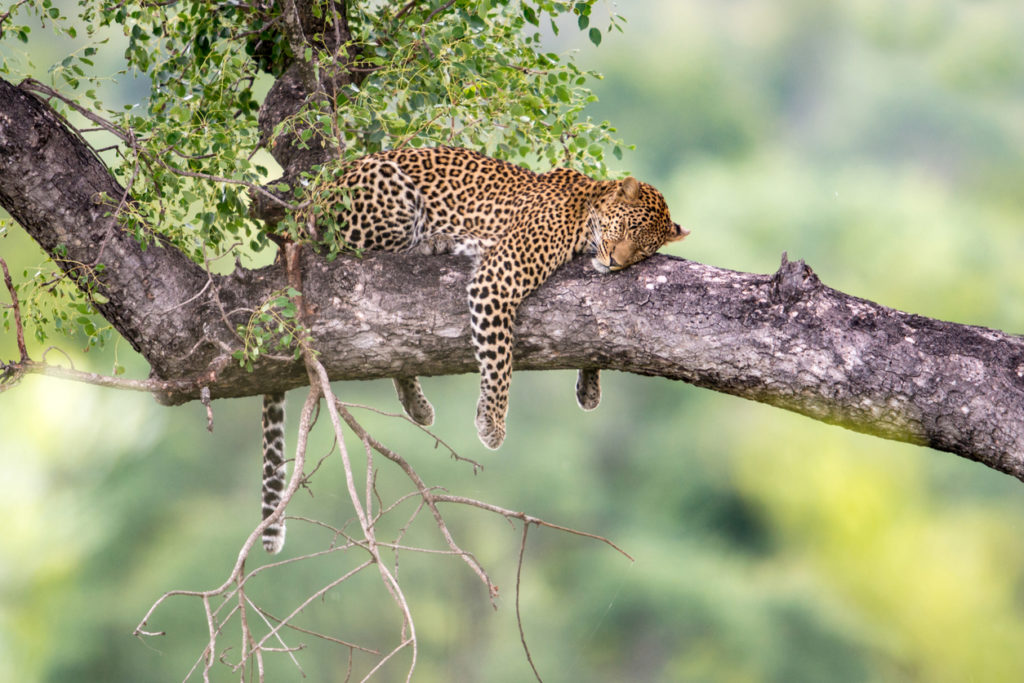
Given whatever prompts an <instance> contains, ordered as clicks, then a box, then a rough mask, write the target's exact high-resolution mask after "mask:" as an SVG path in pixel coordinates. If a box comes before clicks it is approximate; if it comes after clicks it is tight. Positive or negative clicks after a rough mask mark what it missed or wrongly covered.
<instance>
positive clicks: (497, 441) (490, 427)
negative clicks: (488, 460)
mask: <svg viewBox="0 0 1024 683" xmlns="http://www.w3.org/2000/svg"><path fill="white" fill-rule="evenodd" d="M476 433H477V436H479V437H480V441H481V442H482V443H483V445H485V446H487V447H488V448H490V449H491V450H492V451H496V450H498V448H500V447H501V443H502V442H503V441H504V440H505V420H504V419H502V418H500V417H497V416H495V415H489V414H488V411H487V408H486V407H485V406H484V405H483V404H480V405H478V406H477V409H476Z"/></svg>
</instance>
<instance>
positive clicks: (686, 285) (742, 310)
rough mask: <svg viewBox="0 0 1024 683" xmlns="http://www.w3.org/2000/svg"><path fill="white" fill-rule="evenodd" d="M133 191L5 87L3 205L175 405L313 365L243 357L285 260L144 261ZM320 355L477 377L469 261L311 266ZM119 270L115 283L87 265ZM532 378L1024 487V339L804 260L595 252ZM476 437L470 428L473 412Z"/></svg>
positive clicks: (288, 378) (382, 368)
mask: <svg viewBox="0 0 1024 683" xmlns="http://www.w3.org/2000/svg"><path fill="white" fill-rule="evenodd" d="M123 192H124V190H123V188H120V187H119V186H118V185H117V183H116V181H115V180H114V179H113V177H112V176H111V175H110V173H109V171H108V170H107V169H106V168H105V166H104V165H103V163H102V162H101V161H100V160H99V159H98V158H97V157H96V156H95V154H93V153H92V151H91V150H90V149H89V148H88V146H87V145H86V144H85V143H84V142H83V141H82V140H81V139H80V138H79V137H78V136H76V135H74V134H73V133H71V132H70V131H69V130H68V129H67V127H66V126H65V124H64V123H63V122H62V121H61V120H60V119H59V117H58V116H56V115H55V114H54V113H53V111H52V110H51V109H50V108H49V107H48V106H46V105H45V104H43V103H42V102H40V101H39V100H37V99H36V98H35V97H33V96H32V95H30V94H28V93H27V92H25V91H23V90H21V89H19V88H17V87H14V86H12V85H10V84H9V83H6V82H5V81H3V80H0V205H2V206H3V207H4V208H5V209H7V210H8V211H9V212H10V213H11V215H12V216H13V217H14V219H15V220H16V221H18V223H20V224H21V226H22V227H24V228H25V230H26V231H28V233H29V234H30V235H31V236H32V237H33V238H34V239H35V240H36V241H37V242H38V243H39V244H40V245H41V246H42V247H43V249H45V250H46V251H47V252H48V253H49V254H51V255H52V256H55V257H56V256H57V255H58V253H59V250H60V249H66V254H65V255H64V256H63V260H58V263H60V264H61V266H62V267H63V268H65V270H66V271H68V272H73V273H74V275H75V277H76V278H78V280H79V282H80V283H82V284H83V286H90V285H91V286H93V287H95V288H96V290H97V291H98V292H99V293H100V294H102V296H103V299H104V300H103V302H102V303H99V304H98V307H99V310H100V312H101V313H102V315H103V316H104V317H105V318H106V319H107V320H109V321H110V322H111V323H112V324H113V325H114V327H115V328H116V329H117V330H118V331H119V332H120V333H121V334H122V335H123V336H124V337H125V338H126V339H127V340H128V341H129V342H130V343H131V344H132V346H133V347H134V348H135V349H136V350H137V351H138V352H139V353H141V354H142V355H143V356H144V357H145V358H146V359H147V360H148V361H149V363H150V366H151V368H152V376H153V377H155V378H159V379H163V380H183V379H196V378H198V379H196V381H195V382H183V383H180V385H178V386H176V387H171V388H168V389H167V390H166V391H162V392H159V395H158V397H157V398H158V399H159V400H160V401H162V402H164V403H167V404H176V403H182V402H185V401H189V400H194V399H196V398H198V397H199V395H200V388H201V387H206V388H208V389H209V392H210V395H211V396H212V397H213V398H218V397H232V396H246V395H252V394H261V393H269V392H274V391H281V390H285V389H289V388H292V387H295V386H299V385H302V384H305V383H306V381H307V380H306V373H305V370H304V369H303V366H302V363H301V362H299V361H294V360H291V359H288V358H269V357H265V356H264V357H261V359H260V360H259V362H257V364H256V367H255V371H254V372H252V373H250V372H247V371H245V370H244V369H242V368H241V367H239V365H238V364H237V362H234V361H232V360H230V358H229V357H230V353H231V352H232V351H234V350H237V349H239V348H240V347H241V344H242V341H241V339H240V338H239V337H238V336H237V334H236V331H235V330H236V328H237V326H239V325H243V326H244V325H245V324H246V323H247V322H248V320H249V317H250V315H251V312H252V311H253V310H255V309H256V308H258V307H259V306H260V305H261V304H262V303H263V302H265V301H266V300H267V299H268V297H270V296H271V294H272V293H273V292H275V291H278V290H281V289H283V288H284V287H285V286H286V275H285V272H284V268H283V266H278V265H275V266H270V267H267V268H263V269H260V270H256V271H249V270H242V269H236V271H235V272H234V273H232V274H230V275H227V276H216V275H208V274H207V273H206V272H205V271H204V270H203V269H202V268H200V267H199V266H198V265H196V264H195V263H193V262H191V261H189V260H188V259H187V258H186V257H185V256H184V255H183V254H181V253H180V252H179V251H177V250H175V249H173V248H170V247H166V246H164V247H163V248H156V247H150V248H148V249H146V250H142V249H141V248H140V247H139V246H138V244H137V243H136V242H135V240H134V239H133V237H132V236H131V235H128V234H126V233H125V232H123V231H122V230H121V229H120V228H119V226H118V224H117V221H116V220H115V219H113V218H111V217H110V216H108V215H105V214H106V213H108V212H109V207H108V206H105V205H101V204H100V203H98V201H97V199H98V197H99V196H100V194H101V193H105V194H106V195H107V196H109V197H114V198H115V199H120V197H121V196H122V195H123ZM302 258H303V263H302V277H303V295H304V299H305V304H306V308H307V311H308V314H309V326H310V331H311V333H312V337H313V339H314V343H313V344H314V347H315V348H316V349H317V350H319V351H320V353H321V359H322V361H323V364H324V365H325V366H326V368H327V370H328V372H329V374H330V376H331V378H332V379H338V380H344V379H369V378H376V377H390V376H395V375H440V374H453V373H463V372H475V371H476V363H475V361H474V360H473V353H472V349H471V346H470V338H469V316H468V311H467V307H466V295H465V285H466V282H467V280H468V276H469V271H470V263H469V262H468V261H467V260H465V259H462V258H459V257H454V256H442V257H438V256H429V257H428V256H413V255H392V254H376V255H371V256H368V257H366V258H364V259H356V258H339V259H337V260H336V261H334V262H331V263H328V262H326V261H325V260H324V259H322V258H320V257H319V256H317V255H316V254H314V253H312V252H310V251H308V250H306V251H304V252H303V254H302ZM96 263H103V264H105V266H106V268H105V269H103V271H102V272H101V273H95V272H92V271H88V270H87V271H85V272H83V271H81V270H80V269H75V268H73V267H72V266H71V265H70V264H93V265H94V264H96ZM516 334H517V340H516V347H515V355H516V362H515V367H516V368H518V369H533V370H542V369H555V368H579V367H596V368H605V369H612V370H621V371H624V372H633V373H637V374H643V375H652V376H660V377H665V378H669V379H674V380H683V381H685V382H689V383H691V384H695V385H697V386H701V387H706V388H709V389H714V390H716V391H722V392H725V393H729V394H734V395H736V396H742V397H744V398H748V399H752V400H755V401H760V402H763V403H769V404H772V405H775V406H779V407H781V408H786V409H787V410H792V411H795V412H798V413H802V414H804V415H807V416H809V417H812V418H815V419H818V420H822V421H825V422H829V423H833V424H839V425H842V426H844V427H847V428H850V429H854V430H857V431H862V432H867V433H870V434H875V435H878V436H882V437H885V438H889V439H896V440H900V441H908V442H911V443H916V444H921V445H925V446H930V447H932V448H936V449H939V450H944V451H949V452H952V453H956V454H958V455H961V456H963V457H965V458H969V459H972V460H977V461H979V462H982V463H984V464H985V465H988V466H989V467H992V468H994V469H997V470H999V471H1002V472H1006V473H1008V474H1012V475H1013V476H1015V477H1017V478H1019V479H1022V480H1024V338H1022V337H1019V336H1013V335H1009V334H1005V333H1003V332H999V331H997V330H990V329H986V328H981V327H972V326H967V325H958V324H954V323H949V322H942V321H938V320H933V319H929V318H924V317H921V316H917V315H912V314H908V313H902V312H900V311H895V310H892V309H890V308H886V307H884V306H880V305H878V304H875V303H872V302H870V301H866V300H864V299H858V298H856V297H852V296H849V295H846V294H843V293H842V292H838V291H836V290H833V289H830V288H829V287H826V286H824V285H822V284H821V283H820V282H819V280H818V278H817V276H815V275H814V273H813V272H812V271H811V269H810V268H808V267H807V266H805V265H804V264H803V262H800V261H798V262H795V263H794V262H789V261H787V259H786V258H785V256H783V260H782V266H781V268H780V269H779V271H778V272H777V273H775V274H774V275H757V274H750V273H737V272H733V271H728V270H724V269H721V268H715V267H713V266H708V265H703V264H700V263H694V262H691V261H686V260H682V259H678V258H672V257H668V256H655V257H653V258H651V259H649V260H648V261H645V262H644V263H641V264H639V265H637V266H633V267H632V268H630V269H628V270H626V271H623V272H621V273H616V274H611V275H600V274H598V273H596V272H594V271H593V270H592V269H591V268H590V267H589V265H588V264H587V262H586V261H585V260H582V259H578V260H576V261H574V262H572V263H570V264H569V265H567V266H565V267H564V268H562V269H560V270H559V271H558V272H557V273H556V274H555V275H554V277H552V278H551V280H550V281H548V282H547V283H546V284H545V285H544V286H543V287H541V288H540V290H538V291H537V292H536V293H535V294H534V295H532V296H530V297H529V298H528V299H527V300H526V302H525V303H524V304H523V306H522V307H521V309H520V311H519V315H518V324H517V328H516ZM466 424H467V429H468V428H470V425H471V421H470V420H468V419H467V423H466Z"/></svg>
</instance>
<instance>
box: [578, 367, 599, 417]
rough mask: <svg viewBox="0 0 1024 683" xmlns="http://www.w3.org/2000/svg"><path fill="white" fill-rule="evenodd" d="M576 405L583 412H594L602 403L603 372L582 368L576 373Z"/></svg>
mask: <svg viewBox="0 0 1024 683" xmlns="http://www.w3.org/2000/svg"><path fill="white" fill-rule="evenodd" d="M576 403H578V404H579V405H580V408H583V410H593V409H594V408H596V407H597V406H598V405H600V403H601V371H600V370H598V369H597V368H580V370H579V372H577V373H576Z"/></svg>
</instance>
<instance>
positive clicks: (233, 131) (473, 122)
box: [0, 0, 622, 340]
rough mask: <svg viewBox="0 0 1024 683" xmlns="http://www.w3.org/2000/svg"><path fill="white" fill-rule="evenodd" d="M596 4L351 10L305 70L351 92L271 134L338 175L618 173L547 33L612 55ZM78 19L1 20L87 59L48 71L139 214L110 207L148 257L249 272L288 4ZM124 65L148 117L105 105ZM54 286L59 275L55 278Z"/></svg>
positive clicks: (601, 131) (609, 144) (107, 13)
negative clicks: (432, 152) (358, 168)
mask: <svg viewBox="0 0 1024 683" xmlns="http://www.w3.org/2000/svg"><path fill="white" fill-rule="evenodd" d="M595 2H596V0H588V1H587V2H574V3H569V2H554V1H552V0H536V1H532V2H531V1H523V2H517V1H515V0H489V1H486V2H474V1H470V0H459V1H457V2H448V3H445V4H442V5H436V4H435V3H409V4H407V5H403V4H401V3H351V7H349V16H348V22H349V26H350V30H351V34H352V39H351V40H350V41H349V42H348V43H347V44H345V45H343V46H342V47H341V48H340V49H339V50H337V51H332V50H331V49H329V48H328V47H326V45H327V44H328V43H329V41H327V40H324V39H323V38H324V36H313V37H312V40H310V41H309V43H308V44H307V46H306V47H305V49H304V50H303V54H302V55H299V56H298V57H299V58H300V59H302V60H303V61H305V62H307V63H308V64H309V65H311V66H312V67H313V68H314V69H315V71H316V73H317V74H318V75H319V76H327V75H328V74H329V73H331V72H332V70H335V71H336V70H337V69H338V68H339V67H338V66H336V65H337V64H339V63H340V64H341V67H340V68H342V69H347V70H348V72H349V73H348V78H347V79H344V80H351V81H352V82H351V83H347V84H345V85H342V86H340V87H337V88H335V89H334V90H332V91H331V92H326V93H323V95H324V96H323V97H312V98H310V99H309V102H308V104H307V106H306V107H305V108H304V109H303V110H302V111H300V112H299V113H297V114H296V115H295V116H293V117H291V118H290V119H288V120H287V121H285V122H283V123H282V124H281V125H280V126H279V127H278V129H277V130H276V131H275V132H274V136H275V137H277V136H280V135H282V134H285V133H288V134H295V135H297V136H298V137H299V140H300V141H301V142H304V143H310V144H311V142H310V141H311V139H313V138H314V136H316V139H317V140H318V141H320V144H325V145H326V146H327V147H328V148H329V149H332V150H334V154H335V155H336V156H337V158H338V159H339V161H343V160H345V159H350V158H354V157H357V156H362V155H363V154H366V153H369V152H374V151H378V150H380V149H384V148H392V147H399V146H406V145H409V146H424V145H437V144H445V145H455V146H464V147H470V148H474V149H478V150H480V151H483V152H485V153H487V154H490V155H492V156H496V157H499V158H505V159H515V160H517V161H519V162H520V163H528V164H534V165H538V166H545V167H546V166H551V165H555V164H562V165H570V166H575V167H577V168H578V169H579V170H581V171H583V172H585V173H589V174H592V175H597V176H603V175H606V174H607V173H608V169H607V167H606V165H605V151H606V150H607V149H611V151H612V152H613V153H614V155H615V156H616V157H621V154H622V146H621V144H620V143H619V142H618V141H617V140H616V139H615V138H614V137H613V133H614V128H612V127H611V126H610V124H608V123H607V122H601V123H597V122H594V121H591V120H590V119H589V118H587V117H586V116H585V115H584V114H583V110H584V108H585V107H586V106H587V105H588V104H589V103H591V102H593V101H594V99H595V98H594V96H593V94H592V93H591V92H590V90H588V89H587V87H586V86H587V83H588V81H590V80H592V79H595V78H599V75H598V74H596V73H594V72H587V71H583V70H581V69H579V68H578V67H577V66H576V65H575V64H574V62H573V61H572V58H571V56H565V55H559V54H555V53H553V52H548V51H544V50H543V47H542V37H543V35H542V33H543V32H542V29H541V27H542V26H544V28H545V29H546V30H550V31H551V32H552V33H555V34H557V33H558V32H559V31H560V24H559V23H558V19H559V17H561V16H562V15H570V16H575V17H576V19H577V21H576V23H577V26H578V27H579V29H580V30H587V31H588V35H589V37H590V39H591V40H592V41H593V42H594V43H595V44H598V43H600V41H601V35H602V33H601V29H600V28H598V27H596V26H594V25H593V24H594V23H596V22H595V19H594V18H593V9H594V5H595ZM314 9H315V11H316V12H317V13H318V14H319V16H320V17H321V18H322V19H323V20H324V24H323V25H324V27H325V31H328V32H330V31H331V30H332V29H333V28H335V27H336V26H337V25H338V24H339V23H340V21H341V19H340V18H339V17H338V16H336V15H334V14H332V12H336V11H338V6H337V5H336V4H335V3H330V2H326V1H325V2H323V3H320V4H318V5H316V7H315V8H314ZM77 11H78V16H77V17H69V16H68V15H66V14H64V13H63V11H62V10H60V9H59V8H57V7H55V6H54V5H53V3H52V0H43V1H42V2H36V1H35V0H29V1H26V2H21V3H17V4H15V5H14V6H13V7H12V8H11V10H9V11H8V13H7V16H5V15H0V28H2V29H3V34H2V38H3V39H6V40H7V41H10V40H17V41H21V42H27V40H28V36H29V35H30V33H31V27H30V26H29V25H28V23H27V22H18V21H17V20H18V18H19V16H20V15H25V14H26V13H27V15H33V14H34V15H35V16H36V17H38V18H39V19H42V20H44V21H45V22H49V23H50V24H52V28H53V30H54V31H55V32H56V33H57V34H58V35H60V36H61V37H62V38H63V39H65V40H70V41H74V43H75V44H77V45H78V47H77V48H76V49H75V50H74V51H73V52H72V53H71V54H69V55H66V56H64V57H63V58H61V59H60V61H59V62H58V63H56V64H54V65H53V66H52V67H51V68H50V71H49V74H50V78H51V83H52V86H53V87H54V88H56V89H57V90H58V91H60V92H61V94H62V96H63V97H65V98H66V103H67V108H68V113H69V114H71V113H78V114H82V113H83V112H88V116H89V118H90V119H92V120H93V121H96V122H98V123H99V125H100V126H101V127H102V128H103V129H104V131H105V133H106V134H107V135H108V136H109V135H112V136H113V138H114V139H113V142H114V145H113V151H114V153H115V154H116V159H115V160H114V163H112V164H111V166H112V170H113V172H114V173H115V175H116V176H117V178H118V179H119V181H120V182H121V183H122V184H123V185H124V187H125V190H126V196H125V198H128V199H130V201H124V200H123V199H121V198H110V200H109V201H110V205H111V210H112V211H115V212H116V213H117V214H118V216H119V218H120V220H121V221H122V223H123V225H124V227H125V229H126V230H129V231H131V232H132V233H133V234H134V235H135V237H136V239H138V240H139V241H140V242H141V243H143V244H146V245H148V244H151V243H152V242H153V240H154V239H155V238H156V236H158V235H159V236H160V237H162V238H165V239H167V240H168V241H169V242H170V243H171V244H174V245H175V246H177V247H178V248H180V249H182V250H183V251H184V252H185V253H187V254H188V255H189V256H190V257H191V258H192V259H193V260H195V261H196V262H197V263H209V262H210V261H211V260H213V259H215V258H218V257H220V256H224V255H230V256H232V257H236V258H246V257H247V256H248V255H249V254H250V253H252V252H253V251H258V250H260V249H262V248H263V247H265V246H266V244H267V242H266V236H265V234H264V233H263V231H262V226H261V225H259V224H258V223H257V222H255V221H254V220H253V219H251V218H250V216H249V213H248V205H249V202H250V200H251V199H252V196H253V193H254V192H259V191H260V185H261V183H265V182H267V181H269V180H270V178H271V176H272V175H274V172H273V170H272V168H273V166H274V162H273V160H272V159H270V158H269V157H268V156H267V155H266V154H265V153H263V152H261V151H260V149H261V147H262V146H263V145H264V143H266V142H268V141H264V140H261V138H260V134H259V129H258V125H257V123H258V122H257V114H258V112H259V104H260V100H261V99H262V93H263V92H264V91H265V90H266V88H267V87H268V83H269V77H268V74H270V75H272V76H277V75H280V74H281V73H282V72H283V71H284V70H285V69H286V68H287V67H288V65H289V64H291V63H292V62H293V61H294V60H295V59H296V55H295V54H294V50H293V49H292V45H291V44H290V43H289V40H288V31H286V30H282V24H284V23H285V22H284V17H283V16H282V10H281V3H272V4H266V3H260V2H255V1H252V2H248V3H244V2H243V3H239V2H221V1H214V0H195V1H193V2H171V3H153V4H130V3H121V2H112V1H111V0H81V1H80V2H79V5H78V8H77ZM5 20H6V25H5V23H4V22H5ZM607 30H621V19H620V18H619V17H618V16H617V15H615V14H613V13H609V14H608V16H607ZM80 31H81V35H80ZM118 34H120V37H118ZM82 41H84V42H82ZM310 45H319V46H320V47H319V48H317V49H314V48H312V47H310ZM121 50H123V68H122V69H121V70H120V71H118V73H116V74H113V77H114V78H118V77H121V78H135V79H141V80H142V81H143V82H148V83H149V90H148V93H146V96H145V98H144V100H143V101H141V102H137V103H130V104H125V105H123V106H122V107H120V108H117V107H108V106H106V105H105V104H104V102H103V101H102V97H101V95H100V94H99V93H100V91H101V90H102V88H101V86H102V85H103V84H104V83H105V81H106V80H107V79H109V78H111V77H112V75H111V74H108V73H105V72H104V70H103V68H102V67H101V66H98V65H99V64H105V63H109V60H110V59H111V55H110V54H109V53H111V52H115V51H121ZM341 55H349V56H350V57H351V58H350V59H341V57H340V56H341ZM18 71H19V67H18V65H16V64H15V63H14V62H13V61H10V60H7V59H6V58H5V59H3V61H0V73H3V74H7V75H17V73H18ZM322 80H323V81H324V82H328V83H331V82H337V80H336V79H335V80H334V81H332V79H330V78H324V79H322ZM335 170H336V169H335ZM334 172H335V171H332V170H331V169H320V168H313V169H310V171H309V175H308V176H307V177H306V178H304V182H305V184H303V185H301V186H298V187H293V188H290V189H291V192H290V193H286V194H284V195H283V196H285V197H287V198H289V199H290V201H291V208H292V209H293V210H294V209H295V208H297V207H299V206H302V205H303V202H304V201H306V200H307V199H308V198H309V197H310V196H311V194H312V195H315V192H316V187H317V185H318V183H319V182H320V179H321V177H322V176H323V175H325V174H326V175H331V174H333V173H334ZM307 203H308V202H307ZM321 218H323V219H329V217H321ZM328 222H329V220H328ZM280 229H281V231H283V232H286V233H289V234H290V235H291V236H292V237H295V238H302V237H303V236H304V234H305V233H306V231H305V230H304V229H300V227H299V226H297V225H296V222H295V220H294V217H292V216H290V217H289V218H288V219H286V221H285V222H284V224H283V225H282V226H281V228H280ZM48 277H59V272H58V271H56V269H52V274H51V275H49V276H48ZM44 291H45V290H44ZM66 294H67V295H68V296H69V297H70V301H71V303H70V307H71V308H74V309H76V310H77V309H79V308H81V307H82V306H86V307H87V308H88V307H89V302H88V301H87V300H86V299H82V298H77V297H75V296H74V294H73V292H72V290H71V288H68V290H67V292H66ZM62 306H64V304H63V303H61V302H60V301H55V302H54V304H53V308H52V310H53V312H52V315H51V316H49V317H48V318H46V319H43V318H39V319H37V320H36V321H35V322H39V323H44V322H46V321H48V320H50V319H52V320H61V321H69V320H73V319H72V318H69V314H68V313H67V312H64V311H62V310H61V308H62ZM90 313H91V311H90ZM86 317H87V318H88V319H89V320H90V321H91V322H90V325H93V326H95V325H96V324H97V323H96V322H95V320H96V319H95V318H94V317H92V316H90V315H88V314H86ZM84 326H85V323H82V329H84ZM46 329H47V328H46V326H45V325H39V326H37V327H36V335H37V336H39V337H40V338H41V339H44V338H45V337H46V334H47V332H46V331H45V330H46ZM90 339H91V340H101V339H102V338H101V337H96V336H95V335H90Z"/></svg>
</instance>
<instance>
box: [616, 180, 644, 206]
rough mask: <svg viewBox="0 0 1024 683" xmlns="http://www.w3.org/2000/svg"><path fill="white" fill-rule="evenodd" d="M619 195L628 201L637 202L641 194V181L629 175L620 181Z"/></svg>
mask: <svg viewBox="0 0 1024 683" xmlns="http://www.w3.org/2000/svg"><path fill="white" fill-rule="evenodd" d="M619 196H620V197H622V198H623V199H625V200H626V201H627V202H635V201H636V198H637V197H639V196H640V181H639V180H637V179H636V178H634V177H633V176H627V177H625V178H623V179H622V180H620V181H619Z"/></svg>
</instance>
